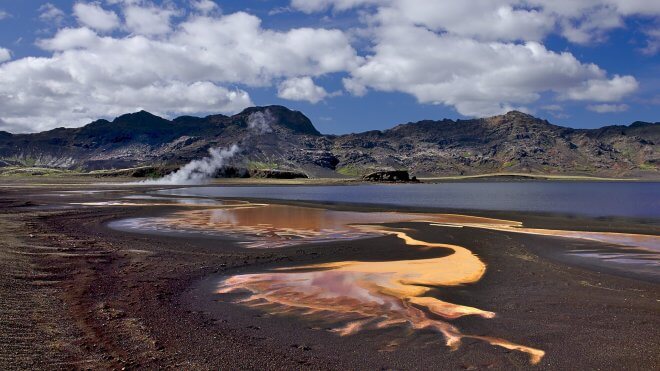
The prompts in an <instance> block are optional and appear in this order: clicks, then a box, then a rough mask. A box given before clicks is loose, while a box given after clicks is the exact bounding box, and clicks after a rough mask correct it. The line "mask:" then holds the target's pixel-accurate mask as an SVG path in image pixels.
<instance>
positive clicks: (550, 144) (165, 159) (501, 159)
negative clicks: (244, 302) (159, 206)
mask: <svg viewBox="0 0 660 371" xmlns="http://www.w3.org/2000/svg"><path fill="white" fill-rule="evenodd" d="M658 143H660V123H657V122H656V123H648V122H634V123H632V124H630V125H616V126H606V127H602V128H599V129H573V128H568V127H562V126H557V125H553V124H551V123H549V122H548V121H546V120H542V119H539V118H536V117H534V116H531V115H528V114H525V113H522V112H518V111H512V112H509V113H506V114H504V115H499V116H493V117H488V118H480V119H469V120H448V119H444V120H439V121H432V120H424V121H419V122H414V123H406V124H401V125H397V126H395V127H393V128H391V129H388V130H382V131H367V132H363V133H354V134H345V135H323V134H321V133H320V132H319V131H318V130H317V129H316V128H315V127H314V125H313V124H312V122H311V121H310V120H309V119H308V118H307V117H306V116H305V115H304V114H303V113H301V112H298V111H292V110H289V109H288V108H286V107H282V106H267V107H251V108H247V109H245V110H243V111H242V112H240V113H238V114H236V115H233V116H225V115H211V116H206V117H192V116H182V117H178V118H176V119H174V120H166V119H164V118H161V117H158V116H155V115H153V114H151V113H148V112H145V111H140V112H136V113H130V114H125V115H122V116H119V117H117V118H115V119H114V120H113V121H108V120H97V121H94V122H92V123H90V124H87V125H85V126H83V127H79V128H58V129H53V130H50V131H45V132H41V133H33V134H11V133H8V132H3V131H0V167H2V166H31V167H34V166H38V167H51V168H62V169H75V170H80V171H91V170H99V169H122V168H132V167H139V166H163V167H176V166H180V165H183V164H185V163H187V162H189V161H191V160H193V159H198V158H201V157H204V156H206V155H207V154H208V150H209V149H210V148H214V147H229V146H231V145H232V144H237V145H238V146H239V149H240V150H239V154H238V155H237V156H236V157H234V158H233V159H232V160H231V163H232V165H235V166H240V167H245V168H273V169H290V170H300V171H304V172H306V173H307V174H309V175H310V176H318V177H333V176H359V175H363V174H365V173H367V172H370V171H373V170H387V169H390V170H391V169H407V170H409V171H410V172H411V173H412V174H415V175H417V176H446V175H473V174H474V175H476V174H487V173H503V172H506V173H512V172H516V173H543V174H561V175H588V176H604V177H642V178H657V177H658V166H659V164H660V156H659V154H658Z"/></svg>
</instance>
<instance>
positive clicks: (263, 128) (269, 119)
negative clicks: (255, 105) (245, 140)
mask: <svg viewBox="0 0 660 371" xmlns="http://www.w3.org/2000/svg"><path fill="white" fill-rule="evenodd" d="M274 121H275V118H274V117H273V114H272V113H271V112H270V110H266V111H265V112H261V111H259V112H255V113H253V114H251V115H250V116H249V117H248V120H247V124H248V128H249V129H250V130H254V131H256V132H257V134H266V133H272V132H273V128H272V127H271V126H270V124H271V123H273V122H274Z"/></svg>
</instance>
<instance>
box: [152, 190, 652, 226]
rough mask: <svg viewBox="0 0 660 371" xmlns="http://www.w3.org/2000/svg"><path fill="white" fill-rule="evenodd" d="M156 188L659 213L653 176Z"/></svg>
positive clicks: (446, 205)
mask: <svg viewBox="0 0 660 371" xmlns="http://www.w3.org/2000/svg"><path fill="white" fill-rule="evenodd" d="M159 193H161V194H168V195H177V196H202V197H236V198H266V199H278V200H296V201H317V202H341V203H360V204H374V205H394V206H412V207H424V208H438V209H465V210H500V211H532V212H552V213H567V214H576V215H588V216H623V217H642V218H660V183H657V182H455V183H454V182H452V183H438V184H363V185H340V186H240V187H236V186H209V187H188V188H179V189H168V190H161V191H159Z"/></svg>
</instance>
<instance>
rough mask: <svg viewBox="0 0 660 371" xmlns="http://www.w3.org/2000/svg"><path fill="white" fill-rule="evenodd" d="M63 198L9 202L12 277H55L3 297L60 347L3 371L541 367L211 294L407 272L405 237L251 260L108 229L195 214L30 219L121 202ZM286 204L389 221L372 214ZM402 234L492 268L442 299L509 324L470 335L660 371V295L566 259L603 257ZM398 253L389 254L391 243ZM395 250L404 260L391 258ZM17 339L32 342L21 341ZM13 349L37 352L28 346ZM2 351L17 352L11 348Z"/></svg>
mask: <svg viewBox="0 0 660 371" xmlns="http://www.w3.org/2000/svg"><path fill="white" fill-rule="evenodd" d="M64 188H67V187H66V186H64ZM83 188H86V189H90V188H100V187H99V186H97V185H87V186H83ZM128 188H129V190H128V192H129V193H134V192H137V193H144V192H145V188H142V187H141V188H140V189H130V187H128ZM153 188H163V187H153ZM56 192H57V190H56V189H53V188H39V187H37V188H28V189H22V190H19V189H16V188H1V189H0V205H2V206H3V209H4V211H3V212H2V213H1V214H0V222H1V223H0V228H2V233H5V234H9V235H11V236H13V238H14V239H13V240H8V239H3V240H2V243H0V253H2V254H3V256H4V257H5V258H6V259H5V262H7V264H11V263H20V264H17V265H16V266H22V267H26V268H25V269H28V268H27V267H29V266H32V267H33V268H32V269H33V271H34V272H48V273H47V274H48V276H44V275H43V274H36V275H35V274H34V273H32V274H29V273H28V274H24V275H22V276H21V275H16V274H14V273H11V274H9V273H10V272H4V273H3V282H5V283H6V284H5V285H3V286H2V287H0V292H1V293H3V294H5V293H9V292H11V290H14V291H15V289H16V287H18V286H17V285H19V286H20V285H23V286H24V287H25V288H24V290H23V291H24V292H25V293H26V295H29V297H31V298H33V299H34V300H30V302H33V303H37V305H35V306H34V307H33V308H29V307H27V308H26V309H24V310H27V311H30V313H31V318H34V319H35V320H34V326H36V327H35V328H34V329H33V332H34V334H35V336H36V335H40V336H43V337H44V339H45V341H44V349H43V350H42V351H40V352H37V353H36V354H33V355H32V356H31V357H30V356H29V352H28V351H33V349H32V348H27V349H23V348H21V349H23V350H24V351H25V353H23V351H18V352H16V353H14V354H13V355H10V354H8V353H7V348H5V347H3V348H1V349H0V364H2V365H3V366H11V365H13V366H14V367H16V366H17V365H30V363H29V362H33V363H31V365H32V366H33V367H36V368H47V366H48V365H54V364H59V365H61V366H62V367H64V368H67V366H68V367H73V365H78V366H82V367H91V368H114V367H116V368H121V367H127V368H138V367H166V368H181V367H184V368H217V367H222V366H223V365H224V366H225V367H230V368H253V369H257V368H261V369H276V368H300V367H309V368H323V369H328V368H329V369H338V368H346V369H357V368H364V367H369V368H375V367H379V368H380V367H390V368H400V369H410V368H433V367H438V366H439V365H445V366H446V367H453V368H460V367H463V368H466V367H468V368H469V367H476V368H482V367H487V365H490V367H496V368H527V367H529V365H528V364H527V363H526V360H525V357H524V356H522V355H520V354H518V353H517V352H511V351H503V350H502V349H501V348H499V349H498V348H495V347H492V346H490V345H487V344H484V343H481V342H470V341H465V342H464V344H463V346H462V347H461V348H460V349H459V350H457V351H455V352H450V351H449V350H448V349H447V348H446V347H444V346H442V345H438V344H437V341H436V340H434V339H435V337H434V335H433V334H430V333H422V334H421V335H419V336H414V337H412V338H411V339H410V340H403V341H402V344H399V345H397V347H395V348H396V349H394V350H392V349H386V350H382V349H381V348H383V344H387V341H388V339H390V340H391V339H399V338H401V329H393V330H387V331H385V330H383V331H380V332H379V331H376V332H369V333H368V334H366V335H361V334H357V335H355V337H352V336H351V337H338V336H337V335H335V334H333V333H330V332H328V331H322V330H317V329H309V327H310V324H309V323H307V322H305V321H301V320H300V319H297V318H293V317H292V318H290V317H284V318H282V317H278V316H268V315H265V314H264V313H263V312H259V311H254V310H252V309H246V308H244V307H240V306H237V305H235V304H231V303H227V302H224V301H222V300H221V301H217V299H218V297H214V296H213V295H209V294H208V290H207V289H208V287H209V286H208V285H213V282H214V281H216V280H217V279H218V278H219V277H226V276H228V275H235V274H239V273H245V272H264V271H268V270H269V269H272V268H274V267H291V266H300V265H308V264H310V263H312V262H313V263H315V264H316V263H320V262H331V261H340V260H346V259H349V260H350V259H356V258H357V259H380V260H382V259H399V258H401V257H402V256H405V254H408V253H407V252H406V253H405V254H404V252H405V251H407V250H402V248H401V246H400V244H397V243H396V242H395V239H393V238H392V237H388V236H385V237H376V238H371V239H364V240H356V241H341V242H336V243H332V242H331V243H319V244H313V245H297V246H291V247H285V248H280V249H272V250H268V249H266V250H255V249H251V250H248V249H244V248H240V247H237V246H234V245H232V243H231V242H228V241H223V240H221V239H204V238H197V237H194V236H193V237H190V236H189V237H187V238H185V239H182V238H176V237H172V236H153V235H149V236H146V235H140V234H133V233H122V232H118V231H113V230H111V229H109V228H107V226H106V223H107V222H108V221H110V220H116V219H120V218H124V217H132V216H140V215H144V216H150V215H159V214H166V213H168V212H171V211H172V210H179V209H181V207H175V206H153V207H125V206H116V207H97V208H94V207H73V208H71V209H47V208H46V209H44V208H42V209H39V207H36V208H35V207H34V206H30V205H37V204H51V205H52V204H58V203H63V202H66V203H69V202H76V201H89V200H102V199H108V198H110V199H112V198H114V197H116V196H117V195H112V194H111V195H102V194H92V195H89V194H88V195H84V194H74V195H70V196H67V197H65V198H64V197H60V198H58V197H56V196H42V195H41V194H42V193H56ZM122 194H123V193H122ZM271 202H272V203H282V204H297V205H303V206H312V205H315V206H317V207H318V206H322V207H327V208H331V209H336V210H358V211H360V210H361V211H366V210H370V211H377V208H376V209H374V208H370V207H368V206H366V205H357V206H356V205H345V204H341V205H339V204H334V205H327V204H322V205H320V204H319V203H309V202H303V203H300V202H298V203H297V202H285V201H283V200H272V201H271ZM26 203H28V204H27V205H26ZM382 209H386V210H391V208H389V207H381V210H382ZM404 211H410V210H404ZM417 211H419V210H417ZM467 213H468V214H470V215H477V216H485V214H489V215H490V216H493V217H496V218H497V217H501V218H503V219H505V216H506V213H505V212H495V213H491V212H475V211H472V210H470V211H468V212H467ZM508 215H509V216H522V218H518V219H523V220H521V221H523V222H524V223H525V225H530V226H536V227H544V226H545V227H555V228H560V227H562V226H569V225H573V226H575V227H576V228H583V229H584V230H603V231H606V230H608V231H612V230H614V231H627V232H634V231H636V232H642V231H645V232H646V233H651V234H654V235H658V234H660V231H659V230H658V226H657V221H655V222H654V223H642V224H640V221H639V220H630V219H626V218H615V219H614V220H612V219H605V220H603V219H596V220H594V219H589V218H571V219H567V218H566V217H565V216H558V215H534V214H528V213H509V214H508ZM518 219H513V220H518ZM528 223H529V224H528ZM399 226H400V227H406V228H410V229H411V230H412V231H414V232H411V233H413V234H414V235H415V236H416V237H418V238H424V239H426V240H429V241H434V242H441V243H456V244H459V245H464V246H466V247H467V248H469V249H470V250H472V251H473V252H475V253H476V254H477V255H478V256H480V257H482V259H483V260H484V261H485V262H486V264H487V266H488V268H487V271H486V275H485V276H484V277H483V278H482V279H481V280H480V281H478V282H476V283H473V284H469V285H464V286H461V287H456V288H442V289H438V293H439V294H440V295H441V296H442V297H443V298H446V299H448V300H454V301H456V302H461V303H465V304H468V305H474V306H477V307H480V308H481V307H483V308H487V309H489V310H493V311H494V312H496V313H497V317H496V319H494V320H487V321H486V320H480V319H478V318H473V317H464V318H461V319H458V320H456V321H455V324H456V325H457V326H459V327H460V328H461V329H464V330H465V331H466V333H467V332H469V333H475V334H497V335H503V337H505V338H507V339H510V340H516V341H517V342H519V343H524V344H526V345H535V346H537V347H539V348H541V349H544V350H545V351H546V354H547V355H546V357H545V358H544V359H543V360H542V361H541V363H540V364H539V367H540V368H562V367H578V366H583V367H592V368H593V367H600V368H609V367H612V366H613V365H616V366H622V367H624V366H629V367H644V366H646V367H649V368H653V367H657V365H658V364H660V355H658V354H657V352H655V349H658V345H659V344H660V339H658V337H657V336H653V334H654V333H657V331H656V332H654V329H657V328H658V327H659V326H660V320H659V319H658V317H657V308H658V304H657V303H658V302H657V300H658V297H659V296H660V286H659V285H658V283H657V282H655V283H652V282H644V281H641V280H638V279H635V277H634V275H633V276H630V275H629V276H628V277H625V275H620V274H619V275H613V274H610V273H612V272H611V271H610V272H609V273H608V271H607V269H604V268H598V269H596V268H594V267H593V266H583V265H580V264H578V263H576V262H575V259H573V260H571V258H565V259H564V260H562V258H559V257H558V256H559V254H558V251H557V250H558V246H559V247H561V249H570V248H576V247H584V246H585V245H590V246H592V245H595V243H588V242H584V241H579V242H575V241H573V242H567V241H565V240H557V239H556V238H548V237H542V236H521V235H515V234H507V233H500V232H494V231H480V230H475V229H471V228H461V229H460V230H458V229H455V228H453V229H449V228H440V229H439V227H433V228H432V227H429V226H422V225H419V223H404V224H401V225H399ZM578 230H579V229H578ZM440 231H442V233H440ZM384 240H385V241H389V242H387V243H386V244H384V243H383V241H384ZM383 246H389V247H387V248H386V249H385V250H383ZM494 247H497V248H494ZM402 254H404V255H402ZM25 259H28V260H25ZM26 272H27V271H26ZM8 274H9V275H8ZM44 274H46V273H44ZM12 275H13V276H14V278H12V279H13V280H14V281H15V280H18V281H16V282H15V283H11V282H14V281H11V279H10V278H11V276H12ZM16 277H18V278H16ZM44 277H49V278H47V279H46V278H44ZM45 279H46V281H44V280H45ZM205 285H206V286H205ZM23 286H21V287H23ZM204 287H206V288H207V289H205V288H204ZM37 288H38V289H37ZM44 288H45V289H44ZM8 290H9V291H8ZM26 297H28V296H26ZM44 310H45V311H46V312H45V313H52V314H53V318H51V319H49V318H47V317H44V316H40V315H39V314H38V313H43V311H44ZM0 314H1V315H2V316H3V317H2V320H3V321H2V323H3V326H7V324H8V322H5V318H9V317H6V313H2V312H0ZM311 327H314V326H311ZM513 329H515V331H513ZM404 333H405V332H404ZM397 334H398V335H397ZM568 334H571V335H572V337H571V336H568ZM648 335H651V336H648ZM3 336H9V337H11V336H16V335H14V332H12V331H8V332H6V333H5V335H3ZM620 337H625V338H626V339H629V342H628V343H626V344H621V343H620V342H619V341H617V340H616V339H618V338H620ZM78 338H80V340H77V339H78ZM11 339H13V340H14V341H15V342H17V344H18V343H21V340H20V339H18V338H11ZM296 339H298V340H296ZM404 339H405V337H404ZM2 340H3V343H4V344H6V340H7V339H2ZM26 346H28V345H27V343H26ZM544 346H545V348H544ZM33 353H34V352H33ZM7 357H14V359H12V358H7ZM8 361H13V363H11V364H10V363H9V362H8ZM613 362H614V363H613ZM83 365H84V366H83ZM608 365H609V367H608ZM19 367H20V366H19ZM3 368H5V367H3ZM9 368H12V367H9ZM613 368H616V367H613Z"/></svg>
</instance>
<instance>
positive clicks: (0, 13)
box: [0, 9, 11, 20]
mask: <svg viewBox="0 0 660 371" xmlns="http://www.w3.org/2000/svg"><path fill="white" fill-rule="evenodd" d="M10 16H11V14H9V13H7V12H6V11H4V10H2V9H0V20H3V19H5V18H9V17H10Z"/></svg>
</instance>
